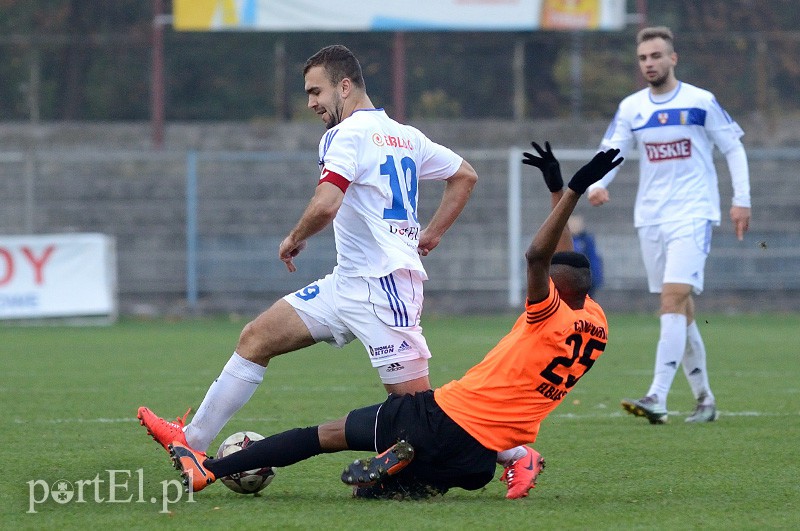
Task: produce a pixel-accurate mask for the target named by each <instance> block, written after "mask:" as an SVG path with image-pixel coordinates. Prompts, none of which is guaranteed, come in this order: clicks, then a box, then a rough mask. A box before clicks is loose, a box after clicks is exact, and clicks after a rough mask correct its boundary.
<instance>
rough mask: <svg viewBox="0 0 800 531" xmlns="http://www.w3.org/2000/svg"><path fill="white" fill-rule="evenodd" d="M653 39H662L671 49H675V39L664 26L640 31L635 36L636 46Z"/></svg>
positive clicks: (670, 31)
mask: <svg viewBox="0 0 800 531" xmlns="http://www.w3.org/2000/svg"><path fill="white" fill-rule="evenodd" d="M653 39H664V41H665V42H666V43H667V45H669V47H670V48H671V49H673V50H674V49H675V37H674V36H673V35H672V30H671V29H669V28H668V27H666V26H651V27H649V28H644V29H642V30H640V31H639V33H637V34H636V45H637V46H638V45H639V44H642V43H643V42H645V41H650V40H653Z"/></svg>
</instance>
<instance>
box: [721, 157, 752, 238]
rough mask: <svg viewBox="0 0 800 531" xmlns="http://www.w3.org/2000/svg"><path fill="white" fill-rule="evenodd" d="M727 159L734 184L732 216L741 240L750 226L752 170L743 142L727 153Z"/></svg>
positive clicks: (737, 235)
mask: <svg viewBox="0 0 800 531" xmlns="http://www.w3.org/2000/svg"><path fill="white" fill-rule="evenodd" d="M725 160H726V161H727V163H728V171H729V173H730V175H731V184H732V185H733V201H732V202H731V211H730V216H731V221H732V222H733V229H734V231H735V232H736V237H737V238H738V239H739V241H741V240H743V239H744V233H745V232H747V231H748V229H749V228H750V170H749V167H748V165H747V154H746V153H745V151H744V146H743V145H742V143H741V142H738V145H735V146H734V147H733V148H731V149H730V150H728V151H727V152H726V153H725Z"/></svg>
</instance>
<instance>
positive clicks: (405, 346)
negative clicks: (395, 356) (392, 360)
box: [397, 341, 411, 352]
mask: <svg viewBox="0 0 800 531" xmlns="http://www.w3.org/2000/svg"><path fill="white" fill-rule="evenodd" d="M406 350H411V345H409V344H408V341H403V342H402V343H400V346H399V347H397V352H405V351H406Z"/></svg>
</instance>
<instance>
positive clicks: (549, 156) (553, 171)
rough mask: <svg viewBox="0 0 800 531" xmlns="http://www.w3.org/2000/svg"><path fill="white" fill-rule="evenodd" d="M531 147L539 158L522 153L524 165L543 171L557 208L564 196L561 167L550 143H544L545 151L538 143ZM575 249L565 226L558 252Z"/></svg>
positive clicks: (528, 153) (552, 205)
mask: <svg viewBox="0 0 800 531" xmlns="http://www.w3.org/2000/svg"><path fill="white" fill-rule="evenodd" d="M531 146H533V149H535V150H536V152H537V153H538V156H536V155H534V154H533V153H530V152H528V151H525V152H523V153H522V156H523V158H522V163H523V164H527V165H529V166H534V167H536V168H539V170H541V172H542V177H544V183H545V184H546V185H547V189H548V190H550V207H551V208H555V207H556V205H557V204H558V202H559V201H560V200H561V196H563V195H564V179H563V178H562V177H561V165H560V164H559V163H558V159H557V158H556V157H555V155H554V154H553V150H552V148H551V147H550V142H545V143H544V146H545V148H544V149H542V148H541V146H539V144H537V143H536V142H531ZM574 249H575V248H574V246H573V244H572V234H570V232H569V228H567V227H566V226H565V227H564V230H563V231H562V232H561V238H560V239H559V240H558V245H557V246H556V252H559V251H573V250H574Z"/></svg>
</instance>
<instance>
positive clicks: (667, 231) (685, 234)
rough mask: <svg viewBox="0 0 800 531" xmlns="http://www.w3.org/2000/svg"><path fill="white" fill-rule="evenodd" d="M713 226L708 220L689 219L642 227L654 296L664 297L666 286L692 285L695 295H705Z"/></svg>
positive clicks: (641, 240)
mask: <svg viewBox="0 0 800 531" xmlns="http://www.w3.org/2000/svg"><path fill="white" fill-rule="evenodd" d="M711 225H712V223H711V221H710V220H707V219H689V220H686V221H673V222H669V223H662V224H661V225H648V226H646V227H639V229H638V230H639V245H640V246H641V250H642V259H643V260H644V267H645V269H646V270H647V284H648V287H649V288H650V293H661V286H663V285H664V284H688V285H690V286H692V288H693V290H692V291H694V293H695V294H698V295H699V294H700V293H702V292H703V271H704V269H705V265H706V258H707V257H708V252H709V251H710V250H711Z"/></svg>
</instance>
